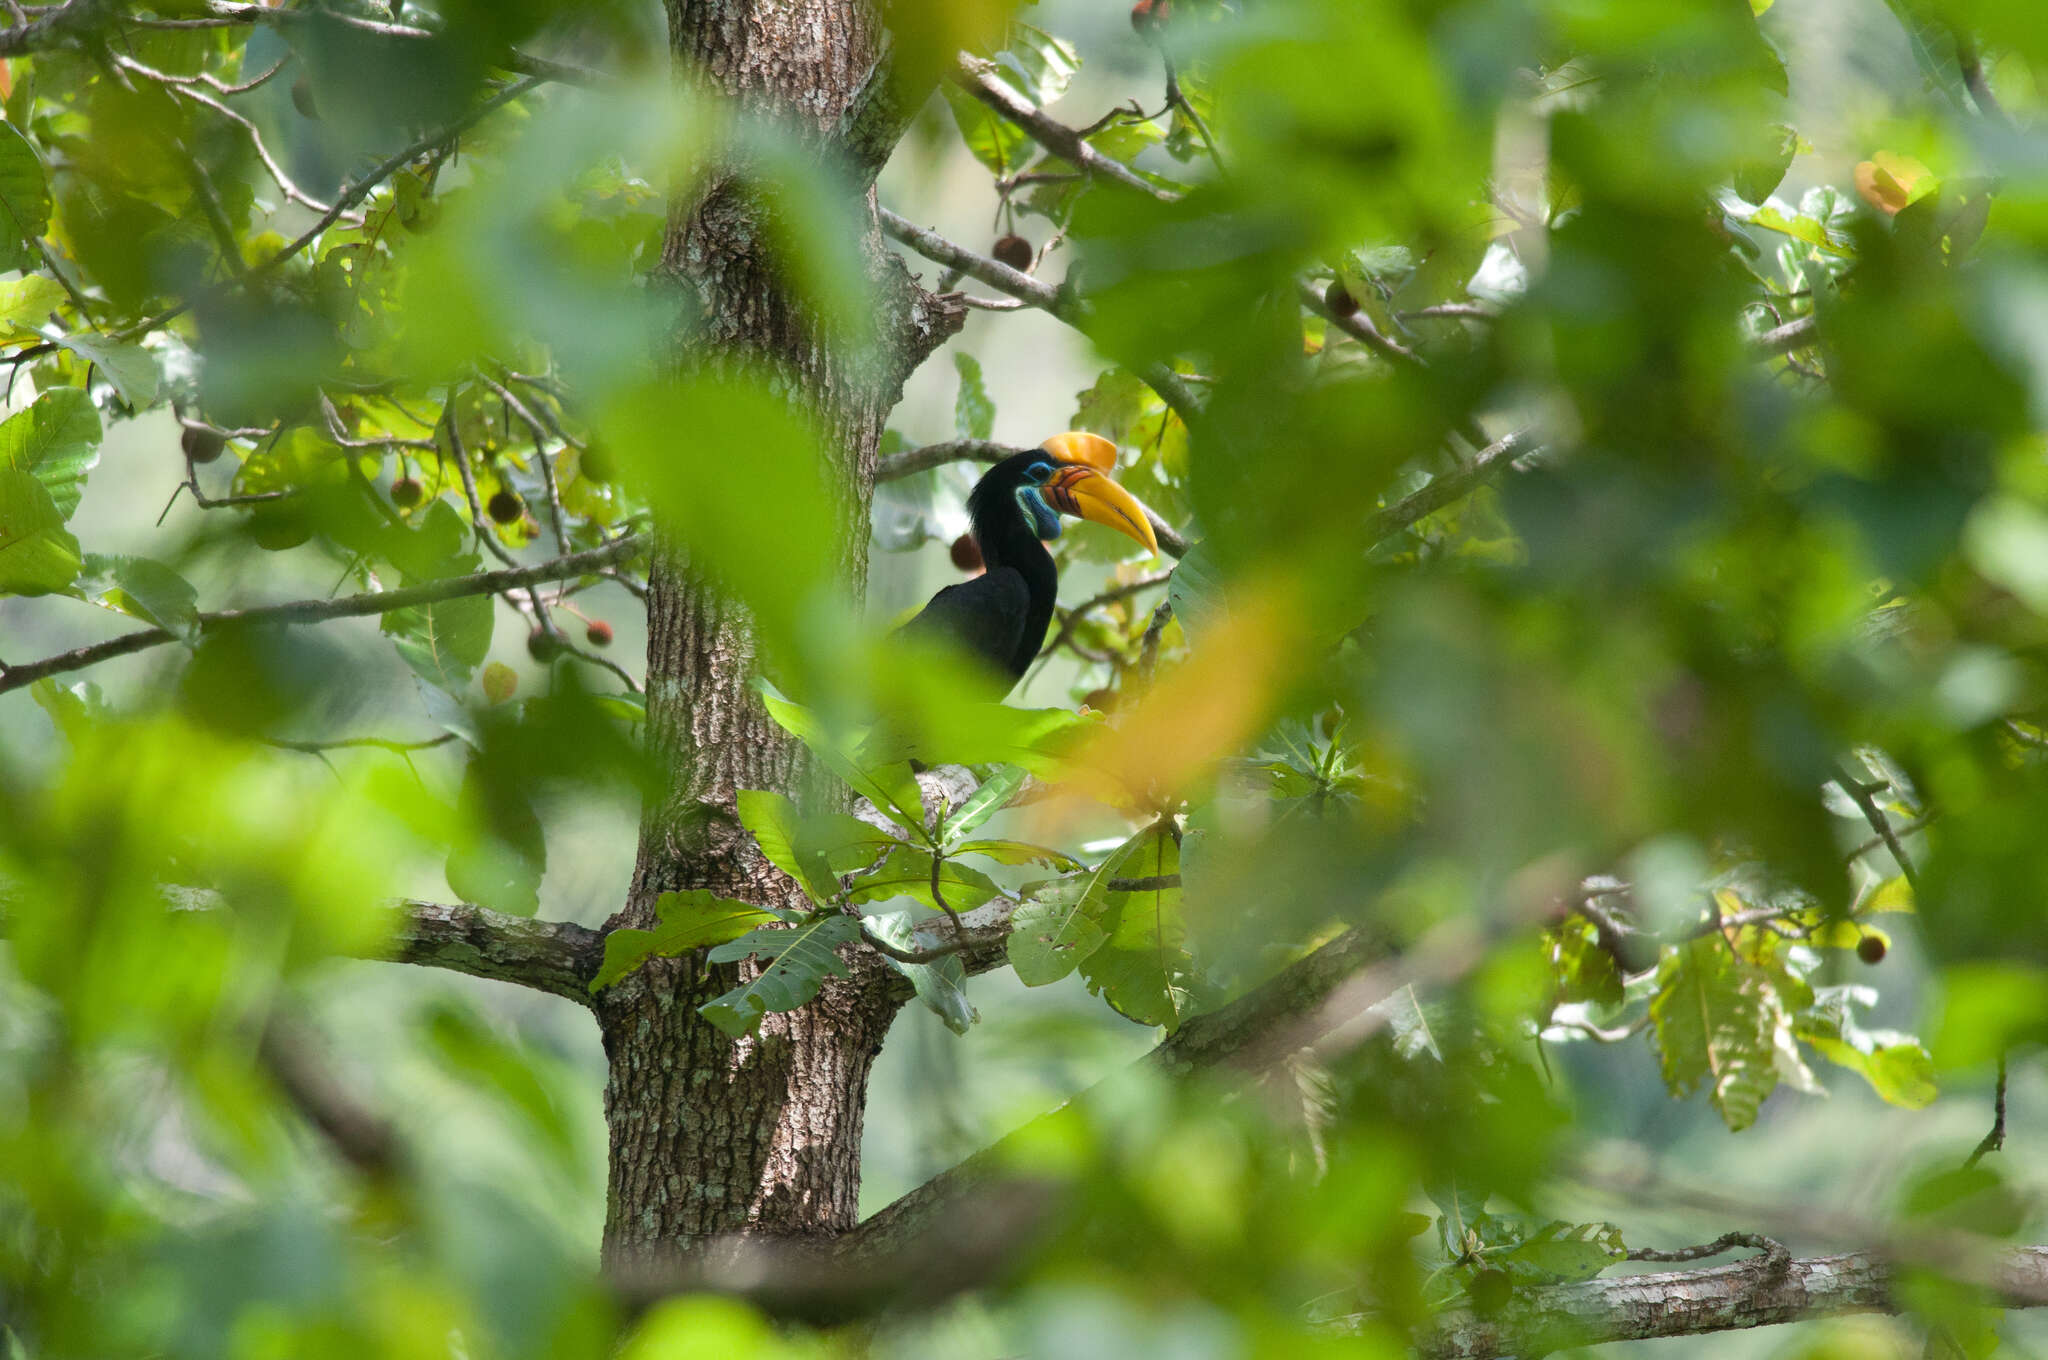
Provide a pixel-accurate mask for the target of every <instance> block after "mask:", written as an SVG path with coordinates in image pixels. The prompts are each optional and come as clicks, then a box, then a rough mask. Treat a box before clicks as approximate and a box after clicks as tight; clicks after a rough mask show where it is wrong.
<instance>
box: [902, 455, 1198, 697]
mask: <svg viewBox="0 0 2048 1360" xmlns="http://www.w3.org/2000/svg"><path fill="white" fill-rule="evenodd" d="M1115 466H1116V445H1115V444H1113V443H1111V442H1110V441H1109V440H1107V439H1104V438H1103V437H1102V436H1101V435H1097V434H1083V433H1080V432H1076V431H1070V432H1068V433H1066V434H1056V435H1054V436H1053V437H1052V438H1050V439H1048V440H1046V441H1045V443H1043V444H1041V445H1039V447H1037V448H1035V449H1032V450H1030V451H1028V452H1025V453H1018V454H1012V455H1011V456H1010V457H1008V458H1005V459H1004V460H1003V461H1002V462H1000V463H997V464H996V465H995V466H994V467H992V468H990V469H989V470H988V472H987V473H986V474H984V475H983V477H982V479H981V480H980V481H979V482H976V483H975V485H974V490H973V491H972V492H971V493H970V494H969V495H968V497H967V513H968V518H969V522H970V523H971V525H972V532H973V534H974V541H975V543H976V544H977V545H979V546H980V548H981V557H982V561H983V562H984V563H985V564H986V565H987V568H988V570H987V571H986V572H984V573H983V574H982V575H980V576H977V577H975V578H974V579H973V580H971V581H963V582H961V583H960V584H959V585H954V586H947V587H946V588H945V589H944V590H942V591H940V592H939V593H938V594H936V595H934V596H932V598H931V602H930V603H929V604H927V605H925V607H924V610H923V611H922V612H921V613H919V614H918V616H917V617H916V618H914V619H912V620H911V621H910V622H909V623H906V624H904V625H903V627H902V629H901V631H900V632H899V634H898V636H899V637H902V638H904V639H906V640H908V641H910V642H914V643H926V642H930V643H936V644H939V645H950V646H951V647H953V648H955V649H957V650H959V651H960V652H962V653H964V654H965V655H967V656H969V657H971V658H973V659H974V660H976V661H979V662H981V663H982V664H983V666H984V667H985V668H986V669H987V670H988V671H989V673H990V674H991V675H992V676H994V677H996V680H995V681H994V682H993V683H995V684H999V685H1000V689H998V690H997V691H996V693H995V694H994V695H993V696H992V697H994V698H997V699H1000V698H1002V697H1003V695H1005V694H1008V693H1009V692H1010V690H1011V689H1012V688H1013V687H1014V686H1015V685H1016V683H1017V682H1018V681H1019V680H1020V679H1022V678H1023V676H1024V672H1025V671H1026V670H1027V669H1029V667H1030V665H1031V662H1032V660H1033V658H1035V657H1036V656H1037V655H1038V649H1039V647H1040V646H1042V645H1043V644H1044V642H1045V630H1046V626H1047V625H1048V624H1050V623H1051V622H1052V612H1053V604H1054V602H1055V600H1056V599H1057V597H1058V594H1059V584H1060V577H1059V568H1058V567H1056V566H1054V565H1053V560H1052V554H1051V553H1049V552H1047V551H1046V549H1045V544H1046V540H1048V539H1054V538H1058V537H1059V536H1060V528H1061V524H1060V516H1061V515H1063V514H1065V515H1073V516H1076V517H1078V518H1080V519H1085V520H1090V521H1093V522H1094V523H1096V524H1103V525H1107V526H1109V527H1110V528H1112V529H1115V530H1116V531H1118V532H1119V533H1123V534H1127V535H1129V536H1130V537H1132V538H1134V539H1136V540H1137V541H1138V542H1140V543H1142V544H1144V545H1145V547H1146V549H1147V550H1149V551H1150V552H1153V553H1155V554H1156V553H1157V552H1158V551H1159V540H1158V539H1157V538H1156V537H1155V536H1154V535H1153V533H1152V522H1151V521H1150V520H1149V519H1147V518H1146V515H1145V507H1143V506H1142V505H1140V504H1138V502H1137V500H1136V498H1134V497H1133V496H1132V495H1131V493H1130V492H1128V491H1126V490H1124V489H1123V488H1122V487H1120V486H1118V485H1117V484H1116V483H1115V482H1113V481H1111V480H1110V479H1109V477H1108V475H1107V474H1108V473H1109V471H1110V470H1111V469H1113V468H1114V467H1115Z"/></svg>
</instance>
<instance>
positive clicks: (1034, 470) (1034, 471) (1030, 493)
mask: <svg viewBox="0 0 2048 1360" xmlns="http://www.w3.org/2000/svg"><path fill="white" fill-rule="evenodd" d="M1052 474H1053V465H1052V464H1051V463H1034V464H1032V465H1031V467H1029V468H1027V469H1025V472H1024V475H1025V476H1027V477H1029V478H1030V479H1031V481H1032V483H1033V485H1031V486H1020V487H1018V488H1017V506H1018V508H1019V509H1021V510H1022V511H1023V512H1024V518H1025V519H1026V520H1028V521H1030V524H1031V528H1032V531H1033V532H1034V533H1036V534H1037V535H1038V536H1039V537H1040V538H1041V539H1049V538H1058V537H1059V536H1060V528H1061V525H1060V517H1059V512H1058V511H1056V510H1054V509H1053V508H1052V507H1051V506H1049V505H1047V504H1046V503H1045V498H1044V497H1042V496H1040V495H1039V494H1038V487H1039V485H1041V484H1043V483H1044V481H1045V479H1046V478H1048V477H1050V476H1052Z"/></svg>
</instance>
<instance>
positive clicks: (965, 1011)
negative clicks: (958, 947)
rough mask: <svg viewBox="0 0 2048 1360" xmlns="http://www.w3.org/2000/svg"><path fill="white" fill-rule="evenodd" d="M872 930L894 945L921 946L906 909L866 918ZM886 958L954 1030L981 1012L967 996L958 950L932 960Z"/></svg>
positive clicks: (961, 1030) (963, 1028) (963, 1030)
mask: <svg viewBox="0 0 2048 1360" xmlns="http://www.w3.org/2000/svg"><path fill="white" fill-rule="evenodd" d="M866 922H867V928H868V930H869V932H870V933H871V934H873V935H875V936H876V937H878V938H879V939H882V940H884V941H887V942H888V943H889V944H893V945H895V946H896V947H897V948H898V949H906V950H914V949H917V948H919V947H920V946H919V943H918V939H917V927H916V926H915V925H914V924H913V923H912V921H911V919H910V913H909V912H907V911H893V912H889V913H887V914H885V915H881V916H870V917H867V918H866ZM882 959H883V962H885V963H887V964H888V965H889V966H890V967H891V968H893V969H895V970H896V971H897V972H899V973H901V974H903V976H905V977H907V978H909V979H910V985H911V986H912V987H914V988H915V989H916V990H917V997H918V1000H920V1001H922V1002H924V1004H925V1005H926V1006H928V1007H930V1008H931V1011H932V1014H934V1015H936V1016H938V1017H939V1019H941V1020H943V1021H944V1022H945V1024H946V1028H947V1029H950V1030H952V1031H953V1032H954V1033H955V1034H965V1033H966V1032H967V1028H968V1026H970V1025H972V1024H973V1023H974V1022H975V1021H976V1020H979V1019H980V1018H981V1016H980V1015H979V1014H978V1013H977V1012H976V1011H975V1009H974V1007H973V1006H972V1005H970V1004H968V1000H967V969H966V967H965V966H964V965H963V964H962V963H961V962H960V956H959V955H958V954H948V955H947V956H946V957H945V958H942V959H934V960H933V961H932V962H930V963H905V962H903V961H902V960H900V959H892V958H890V957H889V956H888V955H886V954H884V955H883V956H882Z"/></svg>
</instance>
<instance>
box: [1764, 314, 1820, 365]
mask: <svg viewBox="0 0 2048 1360" xmlns="http://www.w3.org/2000/svg"><path fill="white" fill-rule="evenodd" d="M1819 332H1820V322H1819V321H1818V320H1817V319H1816V318H1814V317H1812V316H1802V317H1798V318H1795V319H1794V320H1791V321H1787V322H1786V323H1785V324H1784V325H1782V326H1773V327H1772V328H1771V329H1770V330H1767V331H1764V332H1762V333H1761V334H1759V335H1757V336H1754V337H1753V338H1752V339H1751V340H1750V342H1749V347H1750V349H1751V351H1752V352H1754V353H1755V355H1756V356H1757V357H1758V358H1760V359H1768V358H1770V357H1772V356H1774V355H1779V354H1789V353H1790V352H1792V351H1793V350H1795V349H1805V348H1806V347H1807V346H1808V345H1811V344H1813V343H1814V342H1815V341H1816V340H1818V339H1819V338H1820V334H1819Z"/></svg>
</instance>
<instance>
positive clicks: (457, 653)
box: [381, 595, 496, 694]
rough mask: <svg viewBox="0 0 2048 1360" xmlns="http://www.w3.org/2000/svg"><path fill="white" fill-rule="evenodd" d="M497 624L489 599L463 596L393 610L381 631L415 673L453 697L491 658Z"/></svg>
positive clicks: (487, 597)
mask: <svg viewBox="0 0 2048 1360" xmlns="http://www.w3.org/2000/svg"><path fill="white" fill-rule="evenodd" d="M495 621H496V611H495V609H494V608H493V600H492V598H491V597H490V596H489V595H459V596H457V597H455V598H454V599H451V600H436V601H434V602H433V603H431V604H420V605H413V606H411V607H410V608H407V609H394V610H392V611H391V612H390V613H388V614H386V615H385V616H384V621H383V623H382V625H381V627H382V628H383V630H384V633H385V635H386V636H388V637H390V638H391V640H392V645H393V646H394V647H396V648H397V650H398V655H399V656H400V657H401V658H402V659H403V660H404V662H405V664H406V665H408V666H410V667H412V670H413V674H415V675H417V676H419V678H420V679H422V680H424V681H426V682H427V683H428V684H430V685H433V686H435V687H436V688H439V689H444V690H447V691H448V692H449V693H451V694H452V693H454V692H455V691H457V690H459V689H461V688H462V687H463V686H465V685H467V684H468V683H469V678H470V676H471V675H472V674H473V673H474V672H475V671H476V668H477V667H478V666H480V665H482V664H483V660H484V657H485V656H487V655H489V653H490V650H491V629H492V626H493V624H494V623H495Z"/></svg>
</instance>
